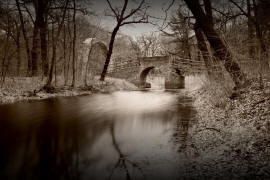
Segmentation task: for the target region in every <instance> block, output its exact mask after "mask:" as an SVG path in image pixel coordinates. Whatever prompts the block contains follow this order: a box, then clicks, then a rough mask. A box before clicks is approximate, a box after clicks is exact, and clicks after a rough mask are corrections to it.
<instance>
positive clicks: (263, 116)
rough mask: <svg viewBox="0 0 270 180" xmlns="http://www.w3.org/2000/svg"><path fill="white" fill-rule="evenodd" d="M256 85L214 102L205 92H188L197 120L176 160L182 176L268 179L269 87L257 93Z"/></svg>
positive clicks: (269, 139) (253, 84)
mask: <svg viewBox="0 0 270 180" xmlns="http://www.w3.org/2000/svg"><path fill="white" fill-rule="evenodd" d="M257 82H258V81H257V80H253V81H252V84H251V86H249V87H248V88H245V89H242V90H241V91H240V92H239V94H238V95H237V96H233V97H225V98H224V99H223V100H220V101H219V102H217V101H216V102H215V103H213V98H214V96H213V93H211V91H209V90H208V89H206V88H200V89H199V90H196V91H194V92H192V93H190V95H191V96H193V97H194V99H195V101H194V107H195V108H196V109H197V116H198V118H197V119H198V120H197V122H195V123H194V124H193V125H192V126H191V127H190V128H189V132H188V133H189V135H188V140H187V145H186V148H185V151H183V153H182V155H181V158H182V159H183V161H182V165H181V167H180V173H181V174H182V176H183V177H186V178H188V179H192V178H193V179H197V178H199V179H269V178H270V83H269V82H265V87H264V89H260V85H259V83H257Z"/></svg>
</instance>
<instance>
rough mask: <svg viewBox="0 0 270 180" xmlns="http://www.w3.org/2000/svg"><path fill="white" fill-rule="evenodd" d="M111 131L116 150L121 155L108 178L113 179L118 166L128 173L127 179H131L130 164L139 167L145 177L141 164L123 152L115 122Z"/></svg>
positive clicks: (135, 167)
mask: <svg viewBox="0 0 270 180" xmlns="http://www.w3.org/2000/svg"><path fill="white" fill-rule="evenodd" d="M110 132H111V136H112V144H113V147H114V148H115V150H116V152H117V153H118V155H119V159H118V161H117V163H116V164H115V166H114V167H113V169H112V171H111V173H110V176H109V178H108V179H111V178H112V177H113V175H114V172H115V170H117V169H118V168H120V169H123V170H124V171H125V173H126V179H127V180H131V178H132V177H131V175H130V171H129V167H128V165H131V166H132V167H133V168H134V169H137V170H138V171H139V172H140V173H141V174H142V176H143V177H144V173H143V170H142V168H140V166H139V165H138V164H136V163H134V162H132V161H130V160H128V158H127V156H126V155H124V154H123V152H122V151H121V149H120V147H119V144H118V143H117V140H116V137H115V129H114V124H112V125H111V127H110Z"/></svg>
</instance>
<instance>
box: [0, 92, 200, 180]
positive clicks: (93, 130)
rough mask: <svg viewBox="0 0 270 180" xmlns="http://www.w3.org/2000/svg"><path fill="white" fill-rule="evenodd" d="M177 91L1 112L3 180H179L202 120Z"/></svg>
mask: <svg viewBox="0 0 270 180" xmlns="http://www.w3.org/2000/svg"><path fill="white" fill-rule="evenodd" d="M195 115H196V111H195V110H194V109H193V107H192V99H191V98H189V97H187V96H185V95H184V94H183V93H182V91H181V90H178V91H129V92H125V91H120V92H114V93H110V94H95V95H90V96H80V97H61V98H54V99H46V100H40V101H34V102H24V103H16V104H10V105H1V106H0V119H1V120H0V173H1V174H0V179H44V180H45V179H46V180H48V179H91V180H95V179H101V180H104V179H115V180H121V179H149V180H151V179H155V180H157V179H178V178H179V177H181V174H180V171H179V168H180V167H179V164H180V163H181V157H180V155H179V154H180V152H181V151H182V150H183V149H184V148H185V144H186V140H187V135H188V127H190V126H191V125H192V123H193V122H194V120H195Z"/></svg>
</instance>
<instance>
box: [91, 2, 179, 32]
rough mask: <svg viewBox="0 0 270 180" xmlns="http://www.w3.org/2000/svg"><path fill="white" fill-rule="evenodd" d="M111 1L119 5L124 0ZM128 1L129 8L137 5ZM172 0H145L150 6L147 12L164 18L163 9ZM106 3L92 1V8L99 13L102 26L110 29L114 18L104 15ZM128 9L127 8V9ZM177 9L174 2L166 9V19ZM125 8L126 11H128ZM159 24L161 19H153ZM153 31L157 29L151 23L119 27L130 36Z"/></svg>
mask: <svg viewBox="0 0 270 180" xmlns="http://www.w3.org/2000/svg"><path fill="white" fill-rule="evenodd" d="M110 1H111V2H112V5H113V6H119V5H121V3H122V4H123V2H124V0H110ZM129 1H130V6H128V8H129V9H131V8H135V7H136V6H137V5H136V4H134V3H133V2H132V0H129ZM136 2H140V0H136ZM171 2H172V0H146V3H148V4H149V5H150V6H151V7H150V8H149V10H148V12H149V13H148V14H150V15H151V16H154V17H158V18H163V19H164V18H165V12H164V10H162V8H163V9H167V8H168V6H169V5H170V3H171ZM108 7H109V6H108V3H107V1H106V0H98V1H94V2H93V10H94V11H96V12H97V13H98V14H99V17H100V18H101V25H102V27H106V28H108V29H110V30H112V29H113V27H114V26H115V23H116V20H115V19H113V18H112V17H108V16H105V15H104V12H105V10H106V9H107V10H108ZM129 9H128V10H129ZM176 9H177V4H176V3H175V4H174V6H173V7H172V8H170V10H169V11H168V19H169V18H170V17H171V13H172V12H173V11H175V10H176ZM128 10H127V12H129V11H128ZM155 21H156V22H158V23H159V24H160V25H161V24H162V23H163V21H162V20H155ZM153 31H158V28H157V27H155V26H153V25H151V24H133V25H125V26H122V27H121V29H120V32H122V33H124V34H127V35H130V36H132V37H136V36H139V35H141V34H145V33H150V32H153Z"/></svg>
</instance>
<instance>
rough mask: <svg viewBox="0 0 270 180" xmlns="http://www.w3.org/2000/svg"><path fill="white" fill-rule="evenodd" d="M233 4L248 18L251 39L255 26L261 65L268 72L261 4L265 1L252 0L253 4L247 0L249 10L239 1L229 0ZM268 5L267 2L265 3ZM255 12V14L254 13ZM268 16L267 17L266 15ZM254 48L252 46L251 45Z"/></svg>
mask: <svg viewBox="0 0 270 180" xmlns="http://www.w3.org/2000/svg"><path fill="white" fill-rule="evenodd" d="M229 2H231V3H232V4H234V5H235V6H236V7H237V8H238V9H239V10H240V11H241V12H242V13H243V15H245V16H246V17H247V18H248V34H249V40H251V39H252V38H253V27H254V29H255V33H256V39H257V42H258V44H259V53H258V54H259V56H260V59H261V66H262V68H263V69H264V70H265V71H266V72H267V71H269V69H270V67H269V64H268V52H267V47H266V43H265V41H264V38H263V30H262V23H260V16H259V14H260V8H259V4H261V3H262V4H264V3H265V2H264V1H256V0H252V5H251V2H250V0H247V1H246V6H247V10H245V9H244V7H242V6H241V5H240V4H239V3H238V2H236V1H235V0H229ZM265 5H266V6H267V3H266V4H265ZM252 14H253V15H252ZM264 18H266V17H264ZM251 48H252V47H251ZM252 53H253V51H252V49H250V54H251V55H252Z"/></svg>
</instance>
